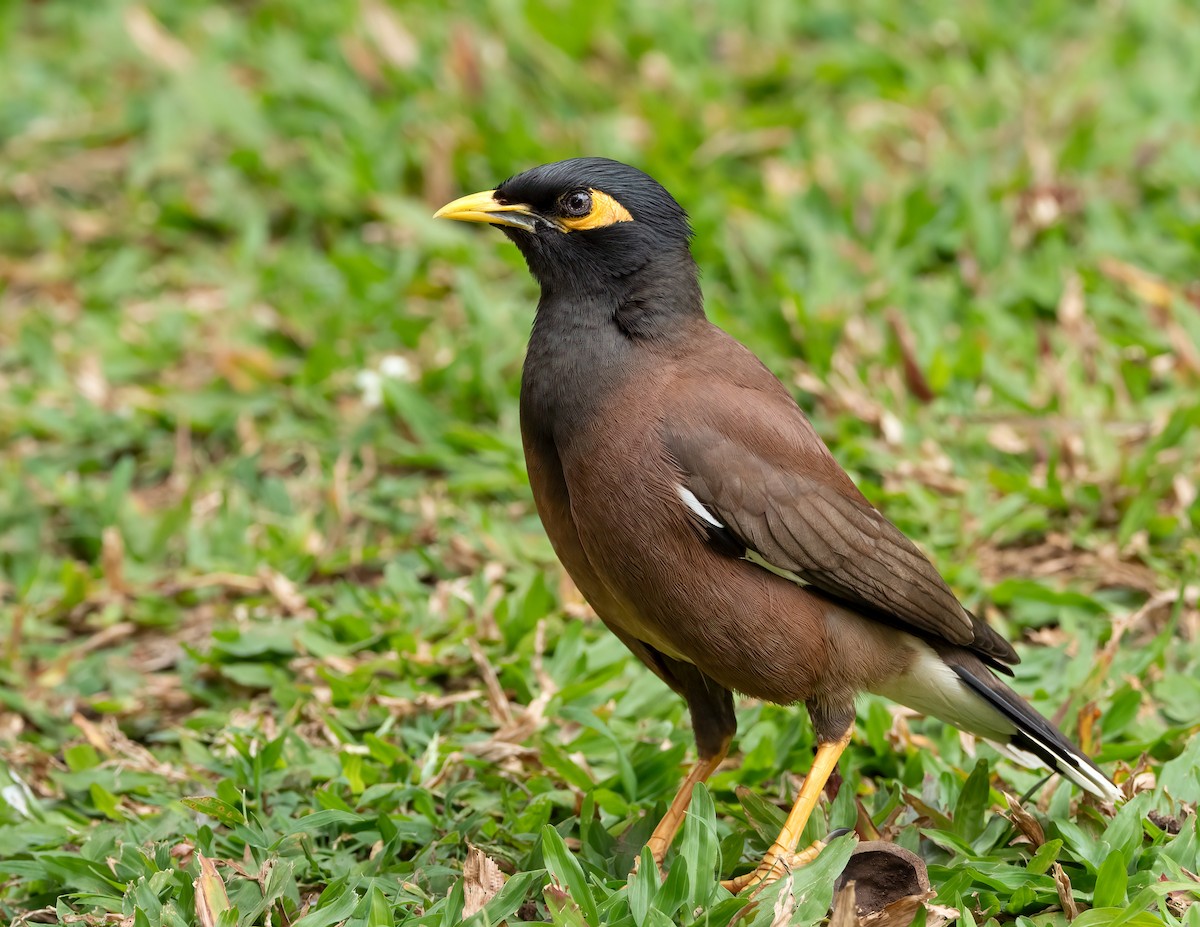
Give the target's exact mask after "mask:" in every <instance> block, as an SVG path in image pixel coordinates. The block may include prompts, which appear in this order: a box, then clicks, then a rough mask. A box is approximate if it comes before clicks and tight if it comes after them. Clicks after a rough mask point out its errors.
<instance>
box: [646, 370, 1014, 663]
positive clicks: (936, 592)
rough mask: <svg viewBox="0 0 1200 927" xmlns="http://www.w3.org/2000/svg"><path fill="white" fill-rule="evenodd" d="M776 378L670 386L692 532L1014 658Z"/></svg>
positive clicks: (938, 635) (674, 452)
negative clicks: (862, 486) (865, 491)
mask: <svg viewBox="0 0 1200 927" xmlns="http://www.w3.org/2000/svg"><path fill="white" fill-rule="evenodd" d="M771 379H772V383H771V384H762V383H755V384H753V386H751V387H748V386H744V385H738V384H732V383H730V382H729V381H728V380H726V379H724V378H720V377H713V378H709V379H708V380H707V381H706V382H704V383H703V384H698V383H697V384H694V385H693V388H690V389H681V390H679V391H677V392H676V393H675V395H677V396H680V397H686V398H685V399H681V401H680V402H677V403H672V405H671V407H670V408H669V409H668V410H667V415H666V417H665V419H664V423H663V429H664V433H663V439H664V442H665V444H666V448H667V450H668V452H669V454H670V455H671V457H672V458H673V461H674V463H675V464H676V465H677V466H678V468H679V472H680V474H681V479H682V483H681V485H680V486H679V487H678V488H677V491H678V492H679V494H680V499H681V503H682V504H683V505H685V506H687V507H688V508H689V509H690V510H691V512H692V515H693V516H694V517H695V521H696V523H697V527H699V528H700V529H702V530H703V531H704V532H706V533H707V534H708V536H709V538H710V540H712V541H713V542H714V543H717V544H718V545H719V546H721V547H722V549H724V550H726V551H727V552H730V553H734V554H736V555H739V556H743V557H745V558H746V559H748V560H750V561H752V562H754V563H757V564H759V566H762V567H765V568H766V569H770V570H772V571H773V572H776V573H780V574H783V575H785V576H787V578H789V579H792V580H793V581H796V582H799V583H801V584H803V585H806V586H810V587H811V588H812V589H813V591H819V592H821V593H823V594H825V595H826V596H827V597H829V598H831V599H834V600H836V601H837V602H839V603H840V604H843V605H845V606H846V607H849V608H851V609H853V610H855V611H857V612H859V613H860V614H862V615H864V616H866V617H870V618H873V619H875V620H878V621H881V622H884V623H886V624H889V625H892V626H894V627H900V628H902V629H904V630H908V631H911V632H913V633H916V634H918V635H920V636H921V637H923V638H926V639H933V640H938V639H940V640H943V641H946V642H948V643H951V644H956V645H959V646H964V647H967V648H969V649H971V650H973V651H975V652H976V653H978V654H980V655H981V656H982V657H983V658H984V659H985V660H987V662H989V663H990V664H991V665H993V666H994V667H996V668H998V669H1005V667H1003V665H1002V664H1004V663H1016V662H1017V661H1018V657H1017V654H1016V652H1015V651H1014V650H1013V649H1012V646H1011V645H1010V644H1009V643H1008V642H1007V641H1005V640H1004V639H1003V638H1002V637H1000V635H998V634H997V633H996V632H995V631H994V630H992V629H991V628H990V627H988V625H987V624H986V623H984V622H983V621H981V620H979V619H978V618H976V617H975V616H973V615H972V614H971V613H970V612H968V611H967V610H966V609H965V608H963V606H962V605H961V604H960V603H959V601H958V599H957V598H956V597H955V595H954V593H953V592H951V591H950V589H949V587H948V586H947V585H946V582H945V580H943V579H942V577H941V575H940V574H939V573H938V571H937V569H936V568H935V567H934V566H933V564H932V563H930V562H929V560H928V559H927V558H926V557H925V555H924V554H922V553H921V551H920V550H918V549H917V547H916V545H914V544H913V543H912V542H911V541H910V540H909V539H908V538H906V537H905V536H904V534H903V533H902V532H901V531H900V529H899V528H897V527H896V526H895V525H893V524H892V523H891V522H890V521H888V520H887V519H886V518H885V517H884V516H883V515H882V514H880V512H879V511H878V510H877V509H875V508H874V507H873V506H872V505H871V504H870V503H869V502H868V501H867V500H866V498H865V497H864V496H863V495H862V493H861V492H859V490H858V489H857V487H855V485H854V483H853V482H852V481H851V479H850V477H849V476H847V475H846V473H845V471H844V470H842V468H841V467H840V466H839V465H838V464H837V462H836V461H835V460H834V459H833V456H832V455H831V454H830V453H829V450H828V449H827V448H826V447H825V444H824V442H822V441H821V439H820V437H819V436H818V435H817V433H816V431H815V430H814V429H813V427H812V425H811V424H810V423H809V421H808V419H807V418H806V417H805V416H804V414H803V413H802V412H801V411H800V409H799V407H798V406H797V405H796V404H795V402H794V401H793V400H792V399H791V397H790V396H788V395H787V393H786V391H784V390H783V388H782V386H779V385H778V383H777V381H774V378H771ZM764 385H766V388H763V386H764ZM989 658H990V659H989ZM998 663H999V664H1001V665H997V664H998Z"/></svg>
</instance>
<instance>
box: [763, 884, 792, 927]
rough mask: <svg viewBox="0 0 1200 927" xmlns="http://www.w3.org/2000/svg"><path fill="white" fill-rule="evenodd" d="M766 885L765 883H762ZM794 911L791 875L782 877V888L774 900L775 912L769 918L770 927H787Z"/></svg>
mask: <svg viewBox="0 0 1200 927" xmlns="http://www.w3.org/2000/svg"><path fill="white" fill-rule="evenodd" d="M762 884H763V885H766V884H767V883H765V882H764V883H762ZM795 910H796V896H795V895H793V894H792V874H791V873H790V872H789V873H788V874H787V876H785V877H784V884H783V888H782V889H780V891H779V897H778V898H776V899H775V910H774V912H773V916H772V918H771V927H788V924H790V923H791V922H792V912H793V911H795Z"/></svg>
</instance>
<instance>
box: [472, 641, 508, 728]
mask: <svg viewBox="0 0 1200 927" xmlns="http://www.w3.org/2000/svg"><path fill="white" fill-rule="evenodd" d="M467 646H468V647H470V649H471V657H472V659H474V660H475V666H476V668H477V669H478V670H479V675H480V677H481V678H482V679H483V684H484V686H485V687H486V688H487V696H488V708H489V709H491V712H492V718H493V719H494V720H495V721H496V723H497V724H499V725H500V726H501V727H507V726H508V725H510V724H512V719H513V715H512V706H511V705H509V703H508V696H507V695H505V694H504V688H503V687H502V686H501V685H500V677H499V676H497V675H496V669H495V667H493V666H492V663H491V661H490V660H489V659H488V656H487V654H486V653H484V651H483V648H482V647H480V646H479V642H478V641H476V640H475V639H474V638H471V639H469V640H468V641H467Z"/></svg>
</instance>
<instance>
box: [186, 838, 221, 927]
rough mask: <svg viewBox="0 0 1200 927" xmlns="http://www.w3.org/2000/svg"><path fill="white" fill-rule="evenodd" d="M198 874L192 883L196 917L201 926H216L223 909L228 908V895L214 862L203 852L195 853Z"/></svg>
mask: <svg viewBox="0 0 1200 927" xmlns="http://www.w3.org/2000/svg"><path fill="white" fill-rule="evenodd" d="M196 862H197V863H198V864H199V865H200V875H198V876H197V877H196V881H195V882H193V883H192V887H193V888H195V890H196V919H197V920H198V921H199V922H200V924H201V927H217V921H218V920H219V919H220V917H221V913H222V912H223V911H228V910H229V895H228V893H226V891H225V882H224V881H222V879H221V874H220V873H219V872H217V866H216V864H215V863H214V862H213V861H212V860H211V859H209V858H208V857H207V856H205V855H204V854H203V853H197V854H196Z"/></svg>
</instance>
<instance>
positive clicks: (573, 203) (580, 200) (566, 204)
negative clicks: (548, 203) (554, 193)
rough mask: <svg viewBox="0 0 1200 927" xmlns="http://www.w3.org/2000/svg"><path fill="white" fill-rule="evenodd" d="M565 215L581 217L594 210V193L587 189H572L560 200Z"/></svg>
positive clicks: (559, 203)
mask: <svg viewBox="0 0 1200 927" xmlns="http://www.w3.org/2000/svg"><path fill="white" fill-rule="evenodd" d="M558 207H559V209H560V210H561V211H562V214H563V215H564V216H567V217H568V218H571V219H580V218H582V217H583V216H586V215H587V214H588V213H590V212H591V211H592V194H591V193H590V192H589V191H587V190H572V191H571V192H570V193H567V194H565V195H564V196H563V197H562V199H560V200H559V201H558Z"/></svg>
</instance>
